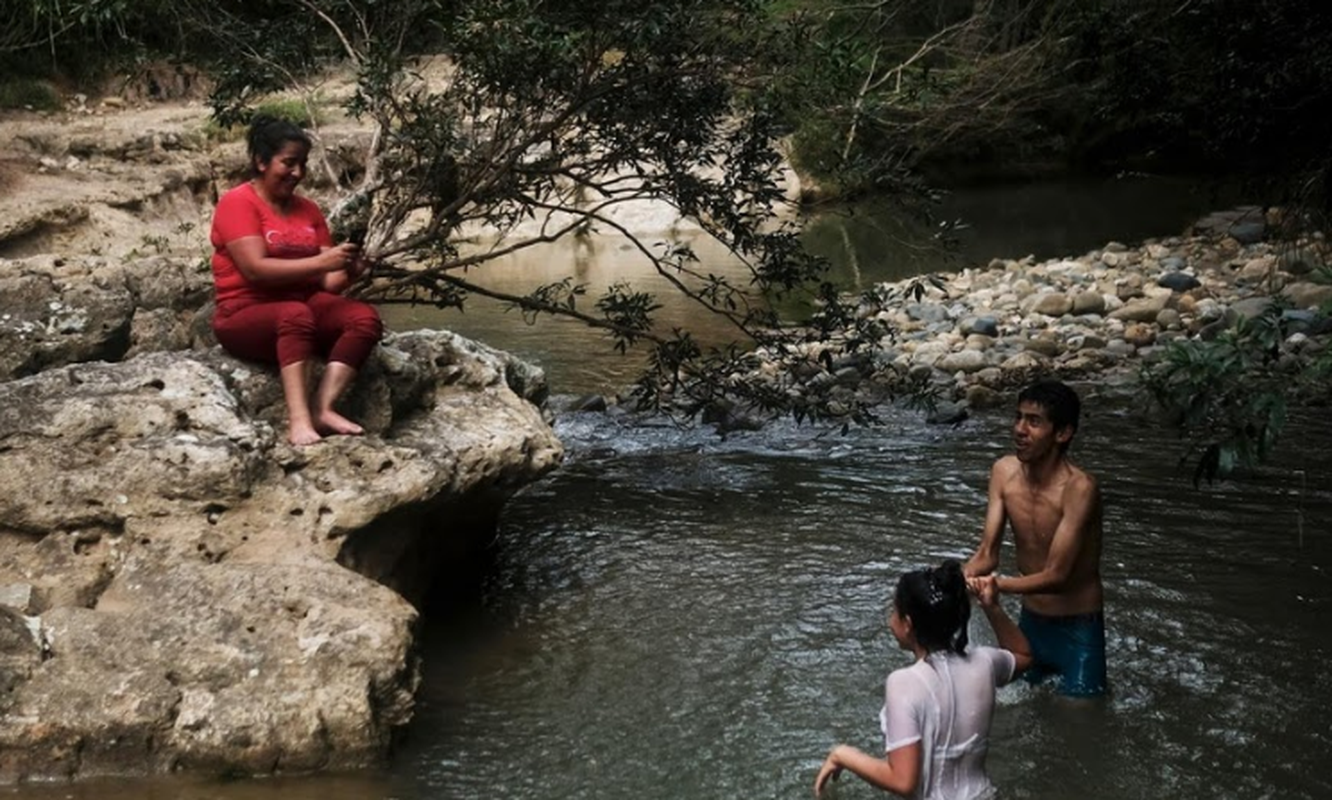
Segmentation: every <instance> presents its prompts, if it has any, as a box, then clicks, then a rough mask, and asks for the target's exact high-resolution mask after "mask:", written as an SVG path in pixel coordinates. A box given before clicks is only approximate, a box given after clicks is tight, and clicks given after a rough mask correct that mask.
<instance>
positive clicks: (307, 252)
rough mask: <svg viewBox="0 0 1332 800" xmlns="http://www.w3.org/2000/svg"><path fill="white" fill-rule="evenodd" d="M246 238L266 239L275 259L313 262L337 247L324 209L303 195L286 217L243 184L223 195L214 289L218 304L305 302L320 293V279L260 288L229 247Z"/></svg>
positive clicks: (215, 236) (215, 233)
mask: <svg viewBox="0 0 1332 800" xmlns="http://www.w3.org/2000/svg"><path fill="white" fill-rule="evenodd" d="M246 236H262V237H264V242H265V243H266V246H267V248H268V255H269V256H270V257H272V258H308V257H310V256H314V255H318V254H319V251H320V249H321V248H323V247H332V246H333V236H332V234H330V233H329V231H328V223H327V222H325V221H324V215H323V213H322V212H321V211H320V210H319V206H317V205H315V204H314V202H313V201H311V200H309V199H307V198H304V197H301V196H300V195H296V196H293V197H292V198H291V204H290V206H289V208H288V211H287V213H286V214H285V215H280V214H278V213H277V212H276V211H274V210H273V209H272V207H271V206H269V205H268V203H266V202H264V199H263V198H262V197H260V196H259V195H258V194H256V193H255V191H254V187H253V186H251V185H250V184H249V183H243V184H241V185H240V186H237V187H236V188H234V189H232V190H231V191H229V192H227V193H226V194H224V195H222V199H221V200H218V201H217V210H216V211H214V212H213V230H212V233H211V234H210V235H209V238H210V239H211V240H212V243H213V285H214V286H215V287H216V289H217V302H218V305H221V304H222V303H224V302H228V301H235V300H250V301H255V300H261V301H262V300H275V299H284V298H304V297H306V296H307V295H309V293H310V292H312V291H314V290H316V289H318V288H319V276H317V275H314V276H308V277H305V278H299V279H297V280H296V281H294V282H292V283H284V284H280V285H266V286H255V285H254V284H252V283H250V282H249V281H248V280H246V278H245V276H244V275H242V274H241V271H240V270H239V269H238V268H237V267H236V262H235V261H234V260H233V259H232V258H231V254H230V253H228V252H227V242H232V241H235V240H236V239H241V238H244V237H246Z"/></svg>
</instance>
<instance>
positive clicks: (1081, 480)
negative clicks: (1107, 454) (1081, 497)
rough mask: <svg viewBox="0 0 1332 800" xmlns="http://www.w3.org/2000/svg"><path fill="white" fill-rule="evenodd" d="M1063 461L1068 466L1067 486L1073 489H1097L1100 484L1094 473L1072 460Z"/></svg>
mask: <svg viewBox="0 0 1332 800" xmlns="http://www.w3.org/2000/svg"><path fill="white" fill-rule="evenodd" d="M1064 463H1065V464H1066V465H1067V466H1068V488H1070V489H1073V490H1074V491H1086V492H1094V491H1097V489H1098V487H1099V485H1100V484H1099V482H1098V481H1097V480H1096V476H1095V475H1093V474H1091V473H1090V472H1088V471H1087V470H1085V469H1083V468H1082V467H1079V466H1078V465H1077V464H1074V463H1073V462H1072V461H1065V462H1064Z"/></svg>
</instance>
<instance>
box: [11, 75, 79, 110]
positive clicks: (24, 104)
mask: <svg viewBox="0 0 1332 800" xmlns="http://www.w3.org/2000/svg"><path fill="white" fill-rule="evenodd" d="M63 106H64V103H63V102H62V101H61V99H60V93H59V92H57V91H56V88H55V87H54V86H52V85H51V84H50V83H49V82H48V81H41V80H33V79H31V78H18V79H15V80H8V81H4V82H0V108H30V109H32V110H34V111H56V110H59V109H60V108H62V107H63Z"/></svg>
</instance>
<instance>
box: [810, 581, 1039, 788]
mask: <svg viewBox="0 0 1332 800" xmlns="http://www.w3.org/2000/svg"><path fill="white" fill-rule="evenodd" d="M972 586H973V587H974V589H975V590H976V592H977V599H978V601H979V602H980V606H981V609H982V610H983V611H984V612H985V616H986V618H987V619H988V620H989V621H990V626H991V627H993V628H994V633H995V637H996V639H997V640H998V642H999V647H983V646H975V647H972V648H970V649H968V648H967V622H968V620H969V619H970V618H971V601H970V598H969V597H968V585H967V580H966V578H964V577H963V575H962V565H961V564H959V563H958V562H956V561H945V562H944V563H943V564H942V565H941V566H939V567H937V568H935V569H922V570H916V571H914V572H908V573H906V574H905V575H903V576H902V577H901V579H900V580H899V581H898V582H897V591H896V593H895V594H894V596H893V609H892V612H891V613H890V614H889V615H888V629H889V630H890V631H892V634H893V637H894V638H896V639H897V643H898V645H899V646H900V647H901V648H902V649H903V650H909V651H911V652H912V653H913V654H914V655H915V657H916V661H915V663H913V664H912V665H911V666H909V667H903V668H901V669H897V670H894V671H893V672H892V674H890V675H889V676H888V680H887V682H886V685H885V689H884V704H883V709H882V710H881V711H880V712H879V723H880V726H881V727H882V729H883V736H884V751H885V753H886V755H884V757H882V758H875V757H874V756H871V755H869V754H868V753H864V752H862V751H860V750H857V749H856V748H854V747H851V746H849V745H844V744H839V745H837V746H836V747H834V748H833V749H832V752H830V753H829V754H828V757H827V759H825V760H824V762H823V767H822V768H821V769H820V770H819V775H818V778H817V779H816V780H815V781H814V794H815V795H816V796H818V795H820V794H822V792H823V789H824V787H825V786H827V785H828V781H829V780H832V779H836V778H837V776H838V775H840V774H841V772H842V770H844V769H848V770H850V771H852V772H854V773H855V774H856V775H859V776H860V777H861V778H863V779H864V780H865V781H867V782H868V783H870V784H871V785H873V786H877V787H878V788H880V789H885V790H887V791H890V792H895V793H897V794H900V795H905V796H908V797H913V798H920V799H921V800H926V799H928V800H979V799H980V798H989V797H992V796H993V795H994V787H993V785H992V784H991V783H990V779H989V776H987V775H986V773H985V754H986V751H987V750H988V748H989V735H990V719H991V717H992V716H993V714H994V701H995V690H996V688H998V687H1000V686H1003V685H1004V684H1006V683H1008V682H1009V681H1011V680H1013V678H1015V677H1017V675H1019V674H1020V673H1021V672H1022V671H1023V670H1025V669H1026V668H1027V667H1028V666H1029V665H1030V664H1031V651H1030V649H1029V647H1028V645H1027V639H1026V637H1025V636H1023V635H1022V631H1020V630H1019V629H1018V627H1017V625H1016V624H1015V623H1014V622H1013V620H1012V619H1010V618H1009V617H1008V615H1007V614H1005V613H1004V610H1003V608H1001V607H1000V605H999V602H998V598H997V596H996V594H995V591H994V584H993V582H992V581H990V582H984V581H978V582H975V583H973V584H972Z"/></svg>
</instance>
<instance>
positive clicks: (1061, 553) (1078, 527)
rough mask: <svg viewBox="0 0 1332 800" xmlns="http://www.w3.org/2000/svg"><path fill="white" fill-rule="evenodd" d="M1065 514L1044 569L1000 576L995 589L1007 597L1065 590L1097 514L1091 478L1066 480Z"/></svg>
mask: <svg viewBox="0 0 1332 800" xmlns="http://www.w3.org/2000/svg"><path fill="white" fill-rule="evenodd" d="M1063 505H1064V513H1063V516H1062V517H1061V518H1060V520H1059V527H1057V528H1055V532H1054V537H1053V538H1051V539H1050V550H1049V552H1048V553H1047V554H1046V557H1045V566H1044V567H1042V568H1041V569H1040V571H1038V572H1033V573H1031V574H1030V575H1023V576H1021V577H1011V576H1006V575H1005V576H1001V577H1000V578H998V580H997V581H996V582H995V586H996V587H997V588H998V589H999V591H1001V592H1007V593H1009V594H1044V593H1048V592H1058V591H1060V590H1062V589H1063V588H1064V584H1065V583H1066V582H1067V581H1068V576H1069V575H1070V574H1072V572H1073V567H1074V566H1075V565H1076V564H1077V560H1078V554H1079V553H1081V552H1082V546H1083V542H1084V541H1086V531H1087V526H1088V525H1089V524H1090V523H1091V522H1092V519H1093V516H1094V515H1095V514H1097V513H1099V509H1100V505H1101V488H1100V487H1099V486H1098V485H1097V484H1096V479H1095V478H1093V477H1092V476H1090V475H1088V474H1086V473H1081V474H1079V475H1077V476H1075V477H1073V478H1072V479H1070V480H1069V483H1068V486H1067V487H1065V489H1064V496H1063Z"/></svg>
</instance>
